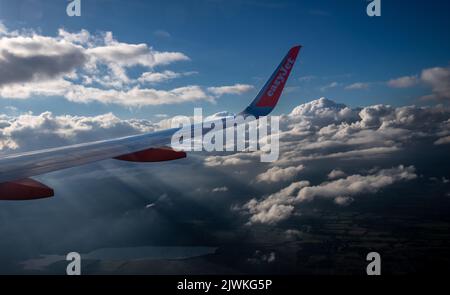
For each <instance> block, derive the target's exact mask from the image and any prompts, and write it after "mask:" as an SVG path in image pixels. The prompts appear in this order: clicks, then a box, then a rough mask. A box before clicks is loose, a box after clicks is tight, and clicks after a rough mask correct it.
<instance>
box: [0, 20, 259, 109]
mask: <svg viewBox="0 0 450 295" xmlns="http://www.w3.org/2000/svg"><path fill="white" fill-rule="evenodd" d="M0 48H1V50H0V97H3V98H13V99H28V98H32V97H35V96H57V97H64V98H66V99H67V100H70V101H72V102H77V103H89V102H93V101H96V102H100V103H106V104H118V105H123V106H127V107H130V106H146V105H161V104H177V103H184V102H192V101H209V102H212V101H214V99H216V98H217V97H219V96H221V95H223V94H242V93H245V92H247V91H250V90H251V89H252V86H251V85H246V84H236V85H233V86H217V87H209V88H205V89H204V88H203V87H200V86H198V85H186V86H182V87H177V88H174V89H169V90H162V89H155V88H151V87H147V86H146V85H148V84H151V85H154V84H157V83H161V82H165V81H169V80H172V79H176V78H181V77H184V76H188V75H191V74H194V73H196V72H195V71H190V72H182V73H178V72H174V71H170V70H163V71H160V70H159V68H161V67H164V66H167V65H170V64H172V63H175V62H181V61H189V60H190V59H189V57H188V56H186V55H185V54H184V53H182V52H169V51H157V50H155V49H154V48H153V47H150V46H148V45H147V44H144V43H141V44H129V43H124V42H119V41H118V40H116V39H115V38H114V37H113V34H112V33H111V32H106V33H104V34H102V35H99V36H97V35H92V34H90V32H88V31H86V30H81V31H80V32H77V33H71V32H67V31H65V30H63V29H60V30H59V31H58V35H57V36H54V37H51V36H43V35H40V34H38V33H36V32H33V31H9V30H8V29H7V28H6V27H5V26H4V25H3V24H2V26H1V29H0ZM136 69H139V70H141V69H143V70H142V73H141V74H140V76H139V77H137V78H133V77H131V76H130V74H129V71H130V70H136Z"/></svg>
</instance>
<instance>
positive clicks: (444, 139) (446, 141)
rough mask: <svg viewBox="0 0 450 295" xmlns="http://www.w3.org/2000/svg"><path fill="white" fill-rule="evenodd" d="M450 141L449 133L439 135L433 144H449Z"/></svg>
mask: <svg viewBox="0 0 450 295" xmlns="http://www.w3.org/2000/svg"><path fill="white" fill-rule="evenodd" d="M449 143H450V135H449V136H445V137H441V138H439V139H438V140H436V141H435V142H434V144H437V145H440V144H449Z"/></svg>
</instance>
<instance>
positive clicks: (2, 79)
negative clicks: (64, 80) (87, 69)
mask: <svg viewBox="0 0 450 295" xmlns="http://www.w3.org/2000/svg"><path fill="white" fill-rule="evenodd" d="M0 48H1V50H0V87H1V86H3V85H7V84H11V83H21V82H30V81H38V80H48V79H52V78H57V77H61V76H62V75H63V74H67V73H69V72H71V71H73V70H74V69H76V68H78V67H81V66H83V65H84V63H85V62H86V61H87V59H88V57H87V55H86V53H85V52H84V49H83V48H82V47H80V46H77V45H74V44H71V43H67V42H64V41H62V40H56V39H54V38H49V37H44V36H38V35H33V36H29V37H28V36H25V37H23V36H20V37H2V38H0Z"/></svg>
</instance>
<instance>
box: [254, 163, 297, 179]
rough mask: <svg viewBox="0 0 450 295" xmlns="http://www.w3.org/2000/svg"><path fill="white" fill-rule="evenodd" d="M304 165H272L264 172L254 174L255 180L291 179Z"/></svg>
mask: <svg viewBox="0 0 450 295" xmlns="http://www.w3.org/2000/svg"><path fill="white" fill-rule="evenodd" d="M304 168H305V167H304V166H303V165H299V166H297V167H286V168H282V167H278V166H274V167H272V168H270V169H269V170H267V171H266V172H264V173H261V174H259V175H258V176H256V181H257V182H267V183H272V182H280V181H287V180H291V179H293V178H294V177H295V176H296V175H297V174H298V173H299V172H300V171H302V170H303V169H304Z"/></svg>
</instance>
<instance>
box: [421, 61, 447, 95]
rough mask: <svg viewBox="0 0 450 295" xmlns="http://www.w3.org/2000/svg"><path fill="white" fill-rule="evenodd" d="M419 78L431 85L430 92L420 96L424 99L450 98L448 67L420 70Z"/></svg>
mask: <svg viewBox="0 0 450 295" xmlns="http://www.w3.org/2000/svg"><path fill="white" fill-rule="evenodd" d="M420 79H421V80H422V81H423V83H425V84H426V85H428V86H430V87H431V90H432V94H429V95H426V96H424V97H422V98H423V99H425V100H448V99H450V68H440V67H436V68H431V69H426V70H423V71H422V74H421V76H420Z"/></svg>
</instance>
